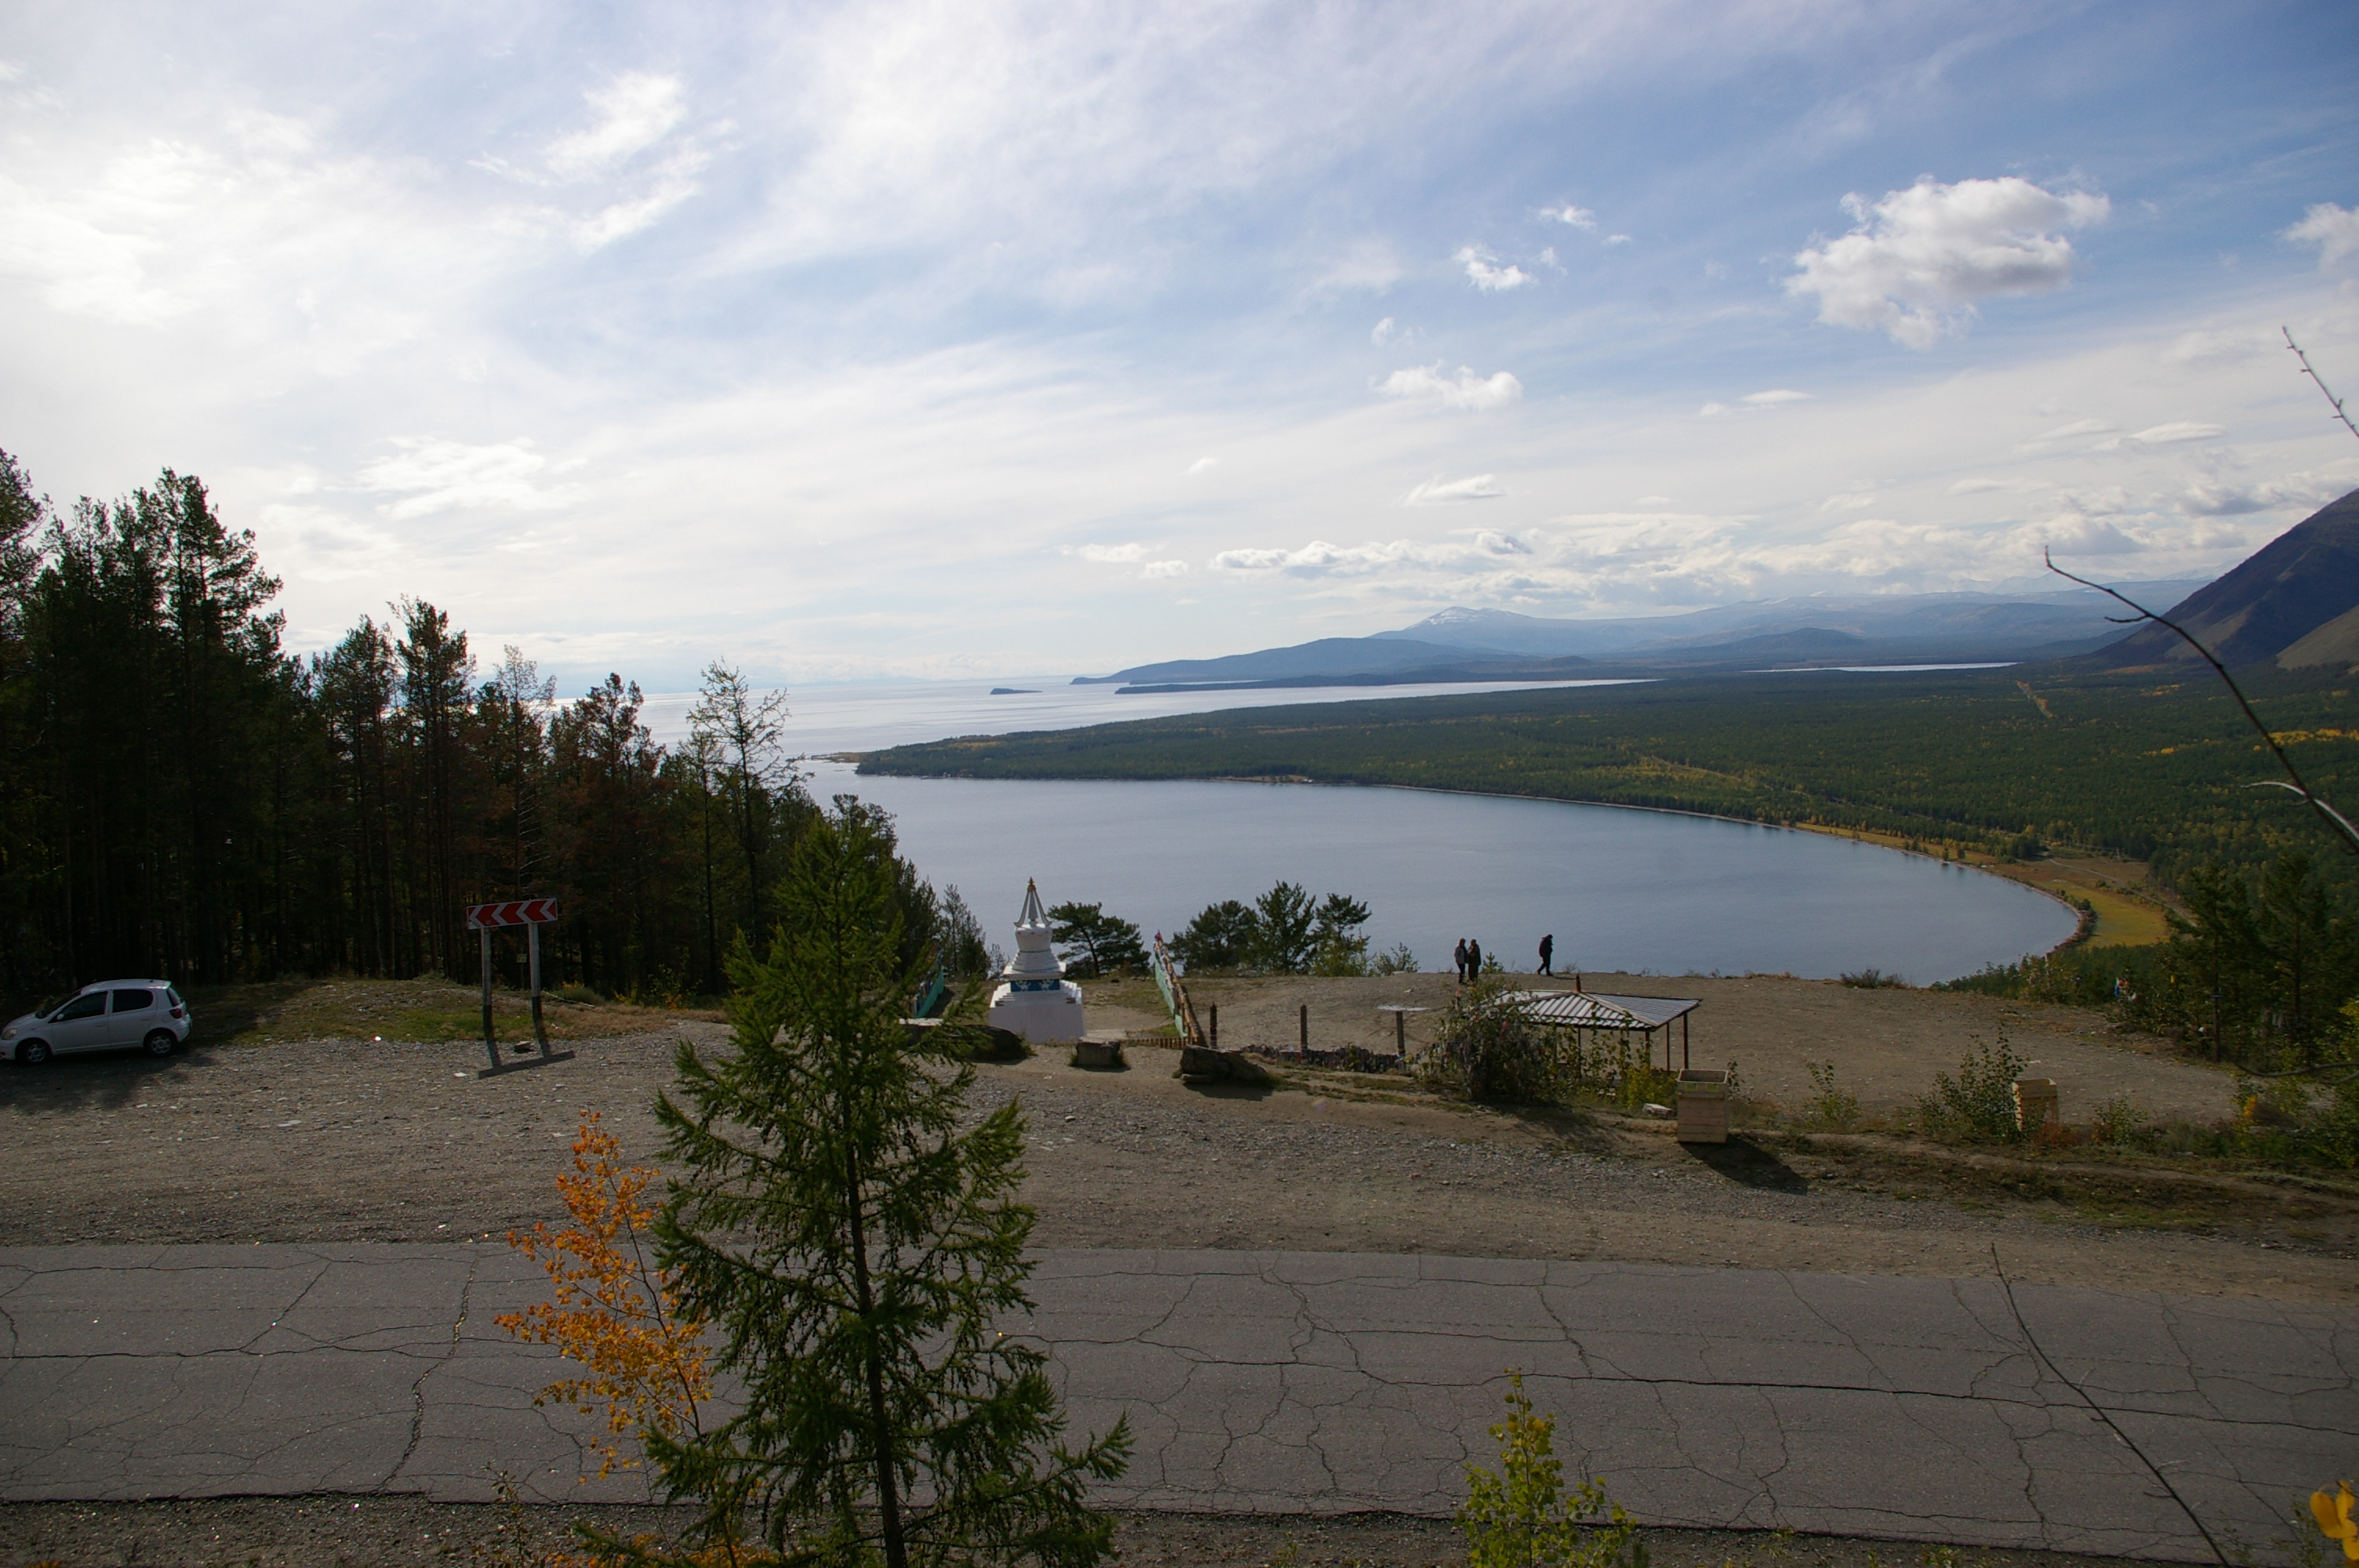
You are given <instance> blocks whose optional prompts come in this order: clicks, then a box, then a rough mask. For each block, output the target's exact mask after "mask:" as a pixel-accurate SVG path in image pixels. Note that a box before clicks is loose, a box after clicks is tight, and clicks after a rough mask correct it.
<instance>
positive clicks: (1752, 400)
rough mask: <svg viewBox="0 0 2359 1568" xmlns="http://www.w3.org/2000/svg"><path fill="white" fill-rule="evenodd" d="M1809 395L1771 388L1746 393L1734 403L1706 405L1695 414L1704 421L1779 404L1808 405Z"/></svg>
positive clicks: (1784, 388)
mask: <svg viewBox="0 0 2359 1568" xmlns="http://www.w3.org/2000/svg"><path fill="white" fill-rule="evenodd" d="M1808 402H1810V394H1809V393H1807V392H1797V391H1795V390H1794V389H1793V388H1792V387H1790V386H1777V387H1772V388H1770V389H1769V390H1768V391H1767V392H1748V393H1746V394H1745V395H1744V396H1742V397H1740V398H1738V399H1737V400H1736V401H1735V402H1734V403H1707V404H1705V405H1704V406H1702V407H1701V408H1699V409H1697V410H1696V413H1697V414H1698V415H1700V416H1702V417H1703V418H1706V419H1718V418H1721V417H1723V416H1726V415H1730V414H1742V413H1744V412H1745V411H1746V410H1748V409H1754V408H1775V407H1777V406H1778V405H1779V404H1781V403H1808Z"/></svg>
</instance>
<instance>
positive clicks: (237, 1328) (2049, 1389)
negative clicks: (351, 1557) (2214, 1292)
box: [0, 1244, 2359, 1562]
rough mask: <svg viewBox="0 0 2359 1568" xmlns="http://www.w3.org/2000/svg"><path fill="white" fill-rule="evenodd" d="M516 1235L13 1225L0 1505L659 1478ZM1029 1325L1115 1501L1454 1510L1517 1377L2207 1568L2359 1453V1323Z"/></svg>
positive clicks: (1780, 1313)
mask: <svg viewBox="0 0 2359 1568" xmlns="http://www.w3.org/2000/svg"><path fill="white" fill-rule="evenodd" d="M541 1291H542V1280H541V1276H540V1275H539V1273H538V1271H537V1270H536V1269H534V1268H533V1267H532V1266H531V1265H530V1264H529V1263H528V1262H527V1261H526V1260H523V1259H521V1258H519V1257H517V1256H516V1255H515V1254H513V1253H511V1252H510V1251H509V1250H508V1249H506V1248H504V1247H498V1246H484V1245H475V1246H464V1245H461V1246H451V1245H434V1244H406V1245H402V1244H397V1245H376V1246H371V1245H355V1244H327V1245H320V1246H309V1247H306V1246H289V1245H249V1246H245V1247H228V1246H203V1247H160V1248H141V1247H134V1248H115V1247H104V1248H101V1247H65V1248H16V1249H5V1250H0V1321H5V1335H6V1347H7V1356H6V1359H5V1363H0V1498H5V1499H7V1500H9V1501H12V1502H21V1501H32V1500H56V1499H99V1498H115V1499H127V1498H158V1497H181V1498H209V1497H229V1496H243V1497H254V1496H283V1497H316V1496H319V1495H321V1494H349V1495H353V1496H375V1497H385V1496H404V1495H408V1496H416V1497H420V1498H427V1499H431V1500H436V1501H443V1502H451V1501H468V1500H483V1499H486V1498H489V1497H490V1496H491V1495H492V1492H493V1484H492V1473H493V1470H492V1467H493V1466H495V1465H496V1466H498V1467H499V1468H501V1469H505V1470H506V1471H507V1472H508V1473H510V1474H511V1475H513V1476H515V1477H516V1480H517V1482H518V1484H519V1486H520V1487H521V1488H522V1489H523V1491H524V1492H525V1494H526V1495H527V1497H529V1498H538V1499H542V1500H548V1501H560V1500H561V1501H565V1502H578V1503H583V1504H594V1503H600V1502H628V1501H636V1500H640V1499H642V1498H645V1496H646V1493H645V1490H644V1481H643V1479H642V1478H641V1477H639V1476H635V1475H617V1476H613V1477H609V1478H607V1479H604V1480H601V1479H599V1478H598V1476H597V1469H598V1456H597V1454H596V1452H595V1449H594V1446H593V1440H594V1438H595V1436H596V1435H597V1432H596V1427H597V1423H596V1422H593V1421H591V1420H589V1419H586V1418H583V1417H582V1416H580V1415H578V1414H576V1413H575V1412H573V1411H568V1410H548V1409H539V1408H536V1407H535V1406H534V1404H533V1395H534V1393H535V1392H536V1390H538V1389H539V1388H540V1387H542V1386H543V1385H544V1384H546V1383H547V1382H548V1381H549V1379H551V1378H552V1377H553V1376H555V1375H556V1372H557V1363H556V1362H555V1359H554V1357H552V1356H551V1355H550V1354H549V1352H547V1351H545V1350H542V1349H540V1348H538V1347H535V1346H523V1345H518V1344H516V1343H514V1342H512V1341H510V1340H509V1339H508V1338H507V1337H506V1336H505V1335H504V1334H502V1333H501V1332H500V1331H499V1330H497V1329H496V1328H495V1327H494V1326H493V1324H492V1319H493V1318H494V1317H495V1315H496V1314H499V1313H501V1312H504V1311H512V1310H515V1309H516V1308H518V1307H520V1306H522V1305H524V1304H525V1303H527V1302H529V1301H532V1300H535V1299H538V1296H539V1294H540V1293H541ZM1035 1299H1036V1303H1037V1310H1036V1311H1035V1312H1034V1314H1032V1315H1031V1317H1030V1318H1029V1320H1028V1321H1027V1322H1025V1323H1023V1324H1021V1325H1014V1324H1011V1325H1010V1327H1011V1328H1012V1329H1017V1330H1018V1331H1020V1332H1026V1333H1029V1334H1032V1335H1037V1336H1038V1337H1039V1338H1040V1339H1041V1340H1042V1341H1044V1342H1045V1343H1046V1345H1047V1346H1049V1349H1050V1350H1051V1353H1052V1356H1053V1360H1054V1364H1055V1367H1056V1369H1057V1376H1058V1377H1059V1379H1060V1382H1061V1383H1062V1386H1063V1390H1064V1393H1065V1396H1066V1399H1067V1401H1068V1409H1069V1411H1070V1413H1071V1417H1072V1420H1073V1422H1074V1423H1075V1425H1076V1427H1078V1428H1082V1429H1092V1430H1093V1429H1102V1428H1103V1427H1104V1426H1105V1425H1107V1424H1109V1423H1111V1422H1112V1421H1113V1420H1114V1417H1115V1416H1116V1415H1117V1414H1118V1413H1122V1412H1125V1411H1126V1412H1127V1413H1128V1414H1129V1416H1130V1419H1131V1422H1132V1425H1133V1427H1134V1429H1135V1430H1136V1433H1137V1434H1138V1440H1139V1441H1138V1448H1137V1453H1136V1458H1135V1459H1134V1462H1133V1464H1132V1465H1131V1469H1130V1472H1129V1474H1128V1475H1127V1476H1125V1477H1124V1478H1123V1479H1122V1480H1121V1481H1120V1482H1118V1483H1115V1484H1114V1485H1112V1486H1109V1487H1103V1488H1102V1489H1101V1490H1100V1493H1099V1498H1100V1500H1101V1501H1103V1503H1106V1504H1109V1505H1114V1506H1118V1507H1124V1508H1129V1509H1168V1510H1181V1511H1196V1512H1213V1513H1225V1514H1248V1513H1288V1512H1305V1511H1308V1512H1313V1513H1332V1514H1344V1513H1355V1512H1368V1511H1383V1512H1393V1513H1406V1514H1424V1515H1439V1514H1446V1513H1448V1512H1449V1511H1450V1510H1451V1509H1452V1508H1454V1506H1455V1505H1456V1502H1457V1500H1458V1498H1459V1496H1460V1487H1461V1485H1462V1476H1463V1474H1464V1470H1465V1466H1466V1465H1467V1463H1468V1461H1469V1460H1470V1459H1473V1458H1477V1457H1481V1456H1484V1454H1487V1453H1488V1452H1489V1449H1488V1445H1487V1439H1486V1438H1485V1437H1484V1428H1485V1427H1487V1426H1488V1424H1489V1423H1490V1422H1493V1421H1495V1419H1496V1418H1497V1416H1498V1413H1499V1410H1500V1406H1499V1395H1500V1392H1501V1390H1502V1388H1503V1382H1502V1375H1503V1373H1504V1371H1505V1370H1506V1368H1517V1369H1519V1370H1521V1371H1522V1372H1523V1373H1524V1374H1525V1378H1526V1388H1527V1391H1528V1392H1529V1393H1530V1394H1531V1396H1532V1398H1533V1400H1534V1401H1535V1403H1536V1404H1537V1405H1538V1407H1539V1408H1541V1409H1542V1410H1549V1411H1555V1412H1557V1414H1558V1416H1559V1427H1558V1446H1559V1452H1560V1454H1563V1455H1564V1456H1565V1457H1566V1458H1567V1459H1568V1460H1569V1461H1571V1463H1572V1464H1573V1465H1575V1466H1576V1467H1580V1468H1586V1469H1588V1470H1589V1471H1591V1472H1593V1473H1594V1474H1596V1475H1597V1476H1600V1477H1602V1478H1603V1479H1604V1480H1605V1482H1606V1483H1607V1485H1608V1487H1609V1488H1610V1489H1611V1491H1612V1493H1613V1495H1614V1497H1615V1498H1616V1499H1617V1500H1619V1501H1620V1502H1622V1503H1623V1505H1624V1506H1625V1507H1626V1508H1628V1509H1630V1510H1631V1511H1632V1512H1633V1513H1634V1514H1635V1515H1636V1516H1637V1517H1638V1518H1640V1519H1643V1520H1647V1521H1648V1522H1652V1523H1656V1524H1661V1525H1673V1526H1685V1527H1690V1528H1714V1529H1728V1528H1752V1529H1767V1528H1777V1527H1788V1528H1792V1529H1795V1530H1800V1531H1804V1532H1822V1533H1831V1534H1839V1535H1845V1536H1853V1537H1871V1538H1875V1537H1881V1538H1886V1539H1896V1540H1906V1541H1951V1542H1955V1543H1958V1544H1961V1545H1969V1546H1979V1547H1989V1548H2010V1549H2027V1548H2029V1549H2044V1550H2050V1551H2061V1552H2091V1553H2102V1554H2107V1555H2119V1556H2135V1557H2142V1558H2150V1559H2163V1560H2178V1561H2188V1562H2206V1561H2215V1560H2219V1559H2220V1558H2221V1557H2222V1556H2223V1554H2233V1553H2234V1552H2235V1551H2236V1550H2238V1549H2239V1547H2240V1546H2243V1545H2256V1546H2257V1545H2265V1544H2266V1543H2267V1542H2268V1541H2271V1540H2272V1539H2273V1538H2274V1536H2275V1535H2276V1533H2277V1531H2278V1530H2279V1529H2280V1525H2281V1521H2282V1520H2283V1519H2285V1518H2286V1516H2287V1514H2288V1511H2289V1510H2290V1509H2293V1508H2294V1507H2295V1506H2297V1504H2298V1503H2299V1498H2300V1496H2301V1495H2302V1494H2303V1493H2306V1492H2307V1490H2308V1489H2309V1488H2310V1487H2312V1486H2314V1485H2315V1484H2317V1482H2318V1480H2319V1479H2320V1478H2322V1477H2325V1476H2332V1475H2334V1474H2338V1473H2342V1472H2343V1471H2346V1470H2347V1469H2348V1468H2349V1465H2350V1459H2351V1455H2352V1454H2354V1452H2359V1310H2354V1309H2352V1308H2349V1307H2332V1306H2320V1305H2309V1304H2299V1303H2265V1302H2254V1301H2234V1300H2223V1299H2217V1298H2211V1299H2197V1298H2187V1297H2171V1296H2163V1295H2157V1294H2152V1293H2136V1292H2104V1291H2091V1290H2083V1289H2072V1288H2061V1287H2055V1286H2046V1285H2036V1284H2024V1283H2017V1282H2011V1281H2004V1280H1989V1281H1984V1280H1953V1281H1945V1280H1930V1279H1917V1280H1909V1279H1898V1278H1889V1277H1886V1278H1858V1277H1846V1276H1840V1275H1831V1274H1818V1273H1802V1272H1788V1271H1756V1270H1729V1269H1713V1270H1699V1269H1679V1268H1669V1267H1664V1266H1659V1265H1644V1264H1616V1263H1583V1262H1564V1261H1553V1262H1551V1261H1543V1260H1483V1259H1457V1258H1441V1257H1425V1258H1408V1257H1397V1256H1370V1255H1362V1254H1352V1253H1337V1252H1325V1253H1304V1252H1235V1251H1216V1250H1171V1251H1137V1250H1127V1251H1125V1250H1113V1249H1081V1250H1050V1251H1048V1252H1045V1253H1044V1254H1043V1255H1042V1257H1041V1262H1040V1268H1039V1271H1038V1275H1037V1276H1036V1279H1035Z"/></svg>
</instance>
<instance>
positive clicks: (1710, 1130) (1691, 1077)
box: [1680, 1067, 1728, 1143]
mask: <svg viewBox="0 0 2359 1568" xmlns="http://www.w3.org/2000/svg"><path fill="white" fill-rule="evenodd" d="M1727 1141H1728V1075H1727V1074H1726V1073H1723V1072H1715V1071H1713V1070H1712V1068H1709V1067H1690V1068H1689V1069H1688V1070H1687V1071H1685V1072H1683V1073H1681V1074H1680V1142H1682V1143H1725V1142H1727Z"/></svg>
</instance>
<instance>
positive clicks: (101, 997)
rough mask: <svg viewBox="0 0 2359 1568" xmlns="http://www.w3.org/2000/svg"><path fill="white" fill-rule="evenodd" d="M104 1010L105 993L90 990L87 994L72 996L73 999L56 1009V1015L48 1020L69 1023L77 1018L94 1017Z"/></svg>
mask: <svg viewBox="0 0 2359 1568" xmlns="http://www.w3.org/2000/svg"><path fill="white" fill-rule="evenodd" d="M103 1011H106V993H105V992H104V991H92V992H91V993H90V995H88V996H78V997H76V998H74V999H73V1000H71V1001H70V1002H68V1003H66V1004H65V1006H63V1007H61V1008H60V1009H58V1011H57V1013H56V1015H55V1016H54V1017H53V1018H52V1019H51V1020H50V1022H55V1023H71V1022H73V1021H74V1020H75V1019H77V1018H96V1017H97V1016H98V1015H99V1014H100V1013H102V1012H103Z"/></svg>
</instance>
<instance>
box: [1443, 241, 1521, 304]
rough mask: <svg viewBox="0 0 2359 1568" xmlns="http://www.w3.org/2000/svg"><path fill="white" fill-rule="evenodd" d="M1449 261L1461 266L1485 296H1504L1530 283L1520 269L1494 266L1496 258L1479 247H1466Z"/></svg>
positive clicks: (1509, 266) (1517, 267) (1512, 266)
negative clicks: (1510, 290)
mask: <svg viewBox="0 0 2359 1568" xmlns="http://www.w3.org/2000/svg"><path fill="white" fill-rule="evenodd" d="M1450 259H1451V261H1454V262H1459V263H1462V264H1463V265H1464V266H1465V268H1466V276H1467V278H1468V279H1469V280H1470V281H1472V282H1473V285H1474V287H1477V288H1479V289H1481V290H1482V291H1483V292H1484V293H1485V294H1504V293H1506V291H1507V290H1509V289H1511V288H1521V287H1523V286H1524V285H1526V284H1527V283H1529V282H1531V281H1532V275H1531V274H1530V273H1527V272H1526V271H1525V270H1524V269H1523V268H1522V267H1519V266H1515V265H1508V266H1496V265H1493V264H1494V263H1495V262H1496V261H1497V260H1498V258H1497V257H1496V256H1495V255H1493V254H1491V253H1490V252H1489V251H1486V250H1484V249H1482V248H1480V247H1479V246H1475V245H1468V246H1466V247H1465V248H1464V249H1462V250H1461V251H1460V252H1459V253H1458V254H1456V255H1454V256H1451V258H1450Z"/></svg>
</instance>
